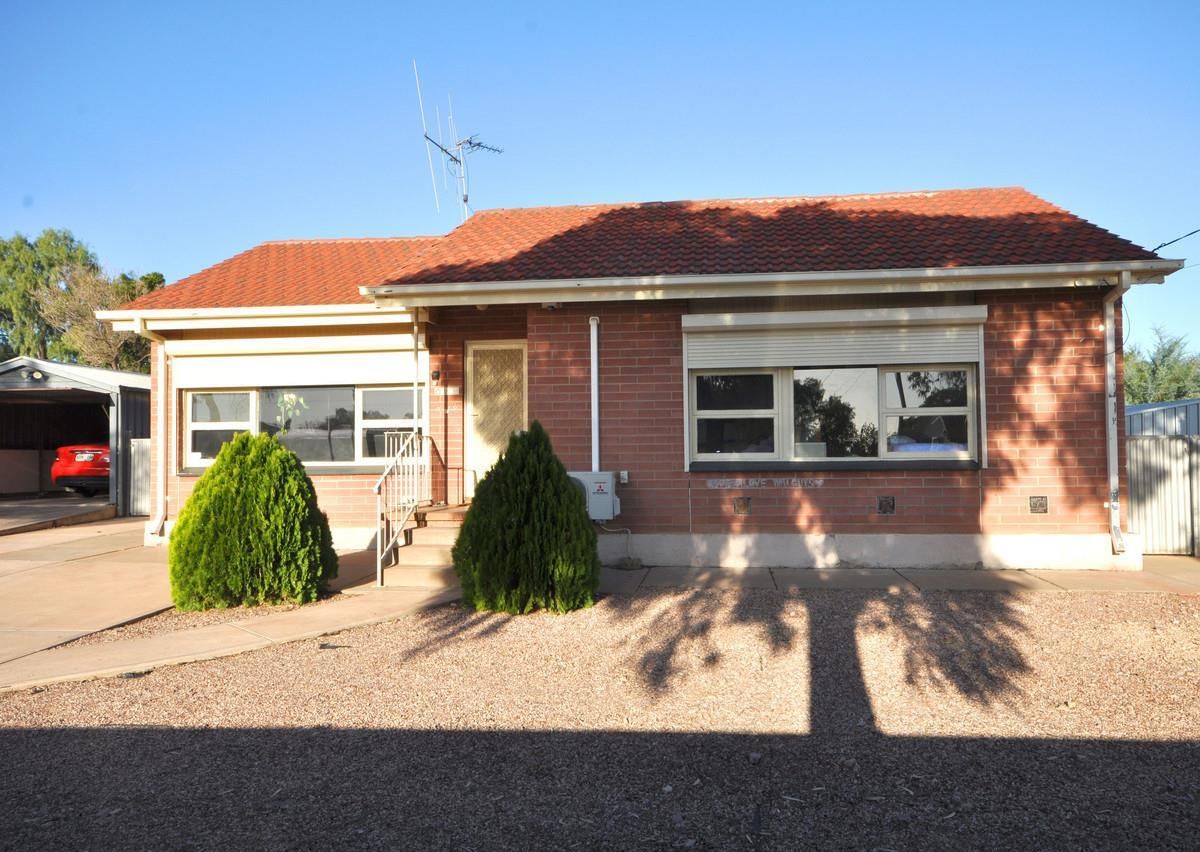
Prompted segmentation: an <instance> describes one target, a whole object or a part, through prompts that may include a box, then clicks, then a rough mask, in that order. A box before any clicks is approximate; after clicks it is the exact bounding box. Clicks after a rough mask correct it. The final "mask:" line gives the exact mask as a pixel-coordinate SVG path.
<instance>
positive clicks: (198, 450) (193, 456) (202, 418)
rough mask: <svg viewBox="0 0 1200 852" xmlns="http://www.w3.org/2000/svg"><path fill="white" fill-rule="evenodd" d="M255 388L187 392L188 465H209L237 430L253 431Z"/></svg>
mask: <svg viewBox="0 0 1200 852" xmlns="http://www.w3.org/2000/svg"><path fill="white" fill-rule="evenodd" d="M253 397H254V392H253V391H220V392H213V393H190V394H188V403H187V413H188V435H187V444H186V448H187V449H186V455H187V463H188V465H199V464H208V463H209V462H211V461H212V460H213V459H215V458H216V457H217V452H218V451H219V450H220V449H221V445H222V444H224V443H226V442H227V441H232V440H233V436H234V435H236V434H237V433H238V432H253V431H254V425H253V422H252V418H251V411H250V408H251V405H252V404H253Z"/></svg>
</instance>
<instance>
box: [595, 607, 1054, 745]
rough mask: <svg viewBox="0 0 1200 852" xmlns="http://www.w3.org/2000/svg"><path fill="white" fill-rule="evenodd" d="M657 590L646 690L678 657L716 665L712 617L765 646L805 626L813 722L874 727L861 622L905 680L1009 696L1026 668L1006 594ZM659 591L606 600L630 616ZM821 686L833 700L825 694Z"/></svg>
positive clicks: (677, 673) (646, 653)
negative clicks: (889, 643)
mask: <svg viewBox="0 0 1200 852" xmlns="http://www.w3.org/2000/svg"><path fill="white" fill-rule="evenodd" d="M663 595H669V601H670V605H669V607H664V608H661V609H660V611H659V612H658V613H657V614H656V615H655V616H654V617H653V618H651V619H650V626H649V629H648V630H646V631H645V635H644V637H642V639H641V650H640V651H639V654H640V656H639V659H638V663H637V669H638V672H639V674H640V676H641V677H642V679H643V681H644V683H645V685H646V687H647V688H648V689H649V690H650V691H651V692H655V693H666V692H669V691H670V690H671V689H672V687H673V685H674V684H675V681H676V680H677V679H678V678H681V677H685V676H686V670H687V666H686V665H685V663H687V662H689V661H690V660H693V659H702V660H703V661H704V663H705V664H706V665H709V666H715V665H719V663H720V661H721V658H722V649H721V647H720V645H719V644H718V643H717V641H716V640H715V639H714V638H713V635H712V634H713V633H714V628H715V627H716V626H717V625H718V624H719V623H721V622H722V621H724V622H727V623H730V624H742V625H752V626H754V627H756V629H757V631H758V633H759V638H760V639H761V641H762V642H763V644H764V646H765V647H766V648H767V650H768V652H769V653H770V654H773V655H779V654H786V653H791V652H793V651H794V650H795V647H796V645H797V641H798V638H797V637H798V636H799V637H801V638H802V639H803V638H805V634H807V637H806V638H807V641H808V644H809V647H808V654H809V660H810V666H809V668H810V672H811V678H812V680H811V683H812V686H811V695H810V696H809V698H810V708H811V714H812V722H811V724H812V730H814V731H831V732H833V731H836V732H841V733H843V734H851V733H859V732H860V731H861V730H862V729H864V728H865V729H868V730H871V731H874V730H876V725H875V719H874V716H873V713H872V709H871V700H870V696H869V695H868V693H867V686H866V682H865V680H864V677H863V672H862V666H861V663H860V661H859V655H858V639H859V636H860V635H862V634H863V633H864V632H870V631H883V632H888V633H890V634H892V635H894V636H897V637H898V639H899V641H900V642H901V644H902V645H903V652H904V677H905V681H906V682H907V683H908V684H910V685H913V686H918V687H922V688H927V689H933V690H949V691H954V692H957V693H959V694H961V695H963V696H964V697H966V698H967V699H968V700H970V701H971V702H973V703H975V704H978V705H980V706H988V705H991V704H993V703H1013V702H1015V701H1017V700H1018V699H1019V698H1020V697H1021V695H1022V689H1021V683H1020V682H1021V678H1022V677H1023V676H1025V675H1027V674H1029V673H1030V672H1031V667H1030V664H1029V662H1028V660H1026V658H1025V655H1024V653H1023V652H1022V651H1021V649H1020V647H1019V645H1018V640H1019V639H1020V637H1021V635H1022V634H1023V633H1025V632H1026V630H1027V628H1026V626H1025V623H1024V621H1023V620H1022V619H1021V616H1020V612H1019V610H1018V608H1017V606H1016V605H1017V602H1018V600H1019V598H1018V597H1017V596H1015V595H1010V594H1001V593H995V592H983V593H963V592H956V593H953V594H929V593H925V594H923V593H920V592H905V591H893V592H887V591H863V592H844V591H813V592H804V593H793V594H784V593H774V592H763V591H755V590H740V591H737V592H728V593H725V594H724V595H721V594H714V593H713V592H711V591H705V590H700V589H693V590H689V591H687V592H684V593H682V594H679V593H678V592H667V593H663ZM660 597H661V596H660V595H655V594H652V593H651V594H639V595H637V596H634V597H618V596H614V597H610V598H608V599H607V604H608V605H609V606H610V607H611V608H612V609H613V610H614V612H615V613H616V615H617V617H618V618H619V619H621V620H623V621H627V622H637V623H640V622H642V621H644V613H645V610H646V609H647V608H649V607H654V606H655V605H656V602H657V601H658V600H659V599H660ZM796 606H800V607H803V609H804V611H805V612H806V614H807V622H808V624H807V628H806V629H804V630H803V631H802V630H801V627H800V626H799V625H797V624H794V623H792V621H790V620H789V615H788V610H789V608H790V609H795V607H796ZM792 618H793V619H794V616H792ZM831 695H836V696H838V700H837V701H830V700H829V696H831Z"/></svg>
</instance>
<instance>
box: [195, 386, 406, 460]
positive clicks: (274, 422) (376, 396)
mask: <svg viewBox="0 0 1200 852" xmlns="http://www.w3.org/2000/svg"><path fill="white" fill-rule="evenodd" d="M424 396H425V389H424V388H423V387H420V386H418V388H417V392H416V394H415V399H414V393H413V388H412V386H411V385H410V386H408V387H391V388H389V387H361V388H355V387H352V386H334V387H281V388H260V389H257V390H239V391H190V392H188V393H187V394H186V399H185V409H186V411H187V418H188V419H187V424H186V426H187V435H186V438H185V441H186V446H187V453H186V458H187V465H188V466H189V467H201V466H204V465H207V464H210V463H211V462H212V460H213V459H214V458H216V455H217V452H218V451H219V450H220V449H221V446H222V445H223V444H224V443H225V442H227V441H229V440H230V439H232V438H233V436H234V435H235V434H237V433H238V432H253V433H262V432H265V433H267V434H269V435H275V436H276V437H277V438H279V440H280V441H281V442H282V443H283V445H284V446H286V447H288V448H289V449H290V450H292V451H293V452H294V453H296V455H297V456H299V457H300V460H301V461H303V462H304V463H305V464H306V465H309V466H313V467H317V468H319V467H320V466H321V465H338V464H342V465H344V464H356V463H357V464H375V463H378V462H380V461H381V460H383V459H384V458H386V457H387V455H388V451H389V449H393V448H392V446H391V445H392V444H394V443H395V441H394V440H391V441H390V442H389V437H388V436H389V435H390V434H394V433H405V432H412V431H413V430H415V429H418V428H420V427H421V425H422V422H423V421H422V418H423V416H424V408H425V405H424Z"/></svg>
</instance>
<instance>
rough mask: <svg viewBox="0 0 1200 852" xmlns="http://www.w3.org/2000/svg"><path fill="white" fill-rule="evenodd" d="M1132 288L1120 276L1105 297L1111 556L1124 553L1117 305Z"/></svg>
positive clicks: (1125, 274)
mask: <svg viewBox="0 0 1200 852" xmlns="http://www.w3.org/2000/svg"><path fill="white" fill-rule="evenodd" d="M1132 286H1133V276H1132V275H1131V274H1130V273H1128V272H1122V273H1121V282H1120V283H1119V284H1117V286H1115V287H1113V288H1112V289H1111V290H1109V291H1108V292H1107V293H1105V294H1104V443H1105V449H1106V451H1107V461H1108V501H1107V502H1106V503H1105V506H1107V507H1108V534H1109V537H1110V538H1111V539H1112V549H1113V553H1124V552H1125V539H1124V537H1123V536H1122V535H1121V470H1120V466H1119V465H1118V462H1117V459H1118V455H1117V434H1118V431H1117V323H1116V313H1117V311H1116V302H1117V300H1118V299H1120V298H1121V297H1122V296H1124V295H1125V294H1126V293H1127V292H1129V288H1130V287H1132Z"/></svg>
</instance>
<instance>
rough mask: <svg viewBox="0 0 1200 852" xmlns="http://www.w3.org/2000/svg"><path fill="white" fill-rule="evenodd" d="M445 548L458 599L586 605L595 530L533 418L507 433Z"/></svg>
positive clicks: (522, 607) (500, 607) (478, 604)
mask: <svg viewBox="0 0 1200 852" xmlns="http://www.w3.org/2000/svg"><path fill="white" fill-rule="evenodd" d="M452 553H453V558H454V570H455V572H456V573H457V574H458V579H459V582H460V583H462V589H463V600H464V601H466V602H467V603H468V604H470V605H471V606H473V607H474V608H475V609H486V610H495V611H498V612H508V613H524V612H530V611H532V610H534V609H539V608H540V609H548V610H551V611H553V612H569V611H571V610H575V609H580V608H581V607H587V606H591V605H592V598H593V596H594V595H595V593H596V583H597V581H598V566H599V560H598V558H597V556H596V531H595V529H593V528H592V522H591V520H590V519H589V518H588V514H587V506H586V504H585V503H584V496H583V493H582V492H581V491H580V490H579V488H578V487H577V486H576V485H575V484H574V483H573V482H571V479H570V477H568V476H567V470H566V468H564V467H563V464H562V462H561V461H559V460H558V457H557V456H555V455H554V450H553V449H552V448H551V446H550V437H549V436H548V435H547V434H546V431H545V430H544V429H543V428H542V425H541V424H540V423H538V422H536V421H535V422H534V423H533V425H532V426H531V427H530V428H529V431H528V432H524V433H521V434H517V435H513V437H512V438H510V439H509V442H508V449H507V450H506V451H505V452H504V455H502V456H501V457H500V459H499V461H497V462H496V464H495V466H494V467H493V468H492V469H491V470H490V471H488V473H487V475H485V476H484V477H483V479H482V480H481V481H480V483H479V485H478V487H477V488H476V489H475V498H474V500H473V501H472V502H471V508H470V509H469V510H468V511H467V517H466V519H465V520H464V521H463V526H462V530H461V531H460V532H459V535H458V541H457V542H455V545H454V549H453V551H452Z"/></svg>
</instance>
